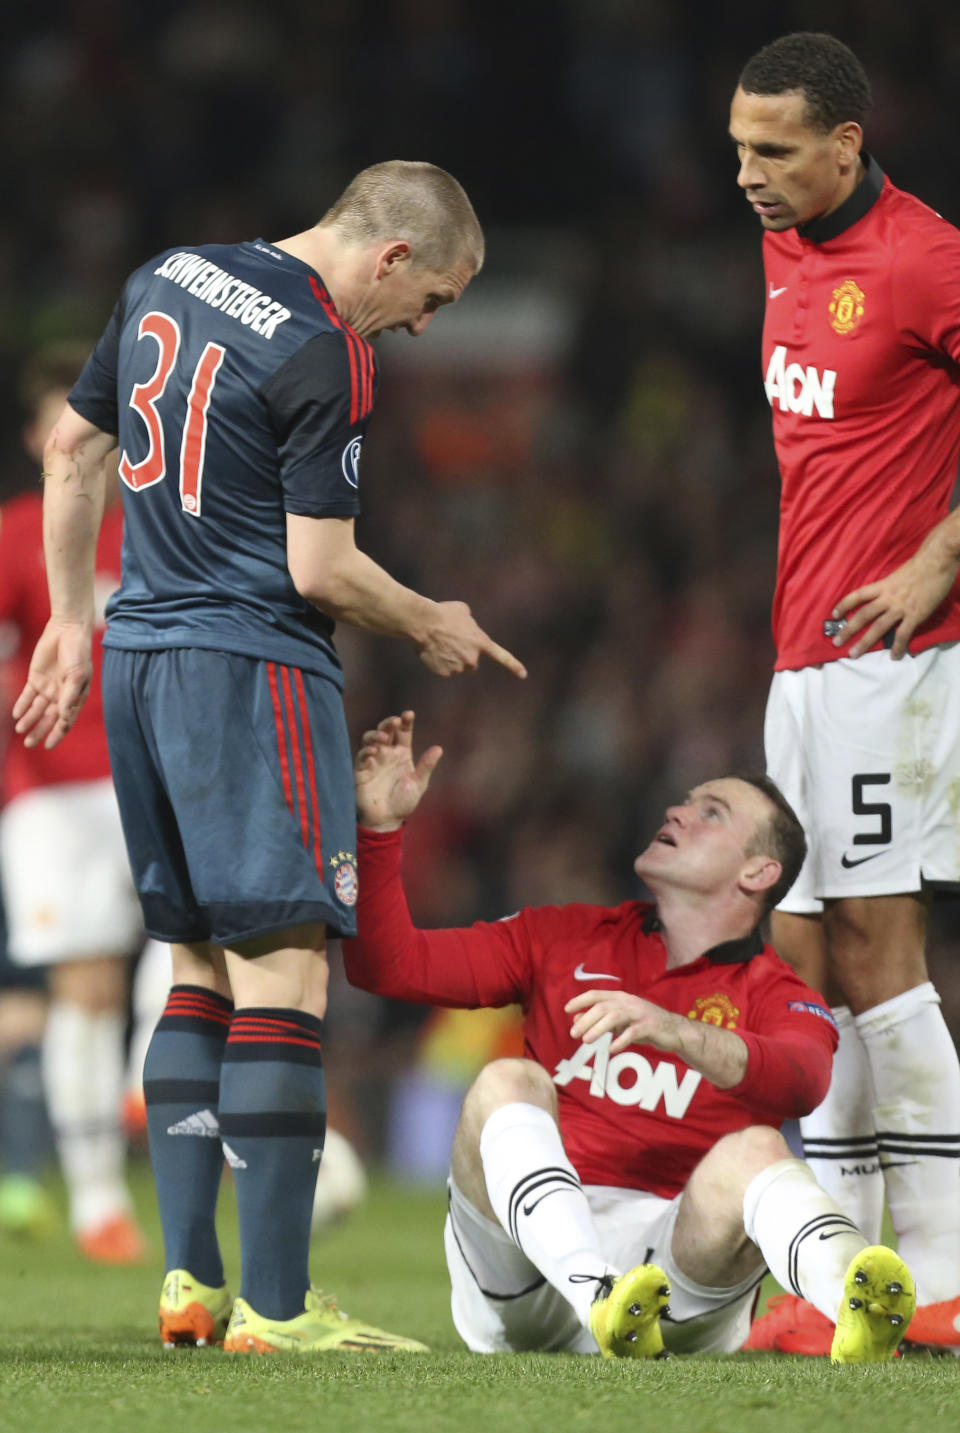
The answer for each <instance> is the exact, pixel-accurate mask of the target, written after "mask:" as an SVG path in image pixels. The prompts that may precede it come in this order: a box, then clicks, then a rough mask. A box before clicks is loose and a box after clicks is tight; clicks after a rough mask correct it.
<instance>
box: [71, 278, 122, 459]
mask: <svg viewBox="0 0 960 1433" xmlns="http://www.w3.org/2000/svg"><path fill="white" fill-rule="evenodd" d="M122 313H123V299H122V298H121V299H120V300H119V302H118V303H117V305H116V307H115V308H114V310H113V313H112V314H111V315H110V321H109V323H108V324H107V326H106V328H105V329H104V330H103V333H102V334H101V335H100V338H99V340H98V341H97V345H96V347H95V348H94V350H93V352H92V353H91V355H90V357H89V358H88V359H87V361H86V363H85V364H84V365H83V370H82V372H81V374H80V377H79V378H78V379H77V381H76V383H75V384H74V385H73V387H72V388H71V390H70V393H69V396H68V400H67V401H68V402H69V404H70V407H71V408H73V409H74V410H75V411H76V412H77V413H79V414H80V417H81V418H86V420H87V422H88V423H93V424H94V426H95V427H97V428H99V429H100V431H101V432H102V433H118V432H119V430H120V424H119V419H118V413H117V352H118V349H119V344H120V329H121V326H122V322H123V318H122Z"/></svg>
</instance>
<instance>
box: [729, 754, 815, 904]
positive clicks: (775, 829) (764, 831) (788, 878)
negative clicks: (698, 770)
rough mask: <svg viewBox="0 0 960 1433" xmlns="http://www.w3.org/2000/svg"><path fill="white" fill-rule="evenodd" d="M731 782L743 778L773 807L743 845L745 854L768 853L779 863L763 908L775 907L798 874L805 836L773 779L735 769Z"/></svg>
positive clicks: (802, 856)
mask: <svg viewBox="0 0 960 1433" xmlns="http://www.w3.org/2000/svg"><path fill="white" fill-rule="evenodd" d="M732 776H733V779H734V780H735V781H744V782H746V784H747V785H748V786H752V787H753V788H754V789H755V790H756V791H759V792H760V793H761V795H763V796H765V797H766V798H767V800H768V801H769V803H770V805H771V806H772V807H773V810H772V811H771V813H770V817H769V820H767V821H764V822H762V823H761V824H760V825H759V826H758V828H757V830H756V832H755V833H754V836H753V840H752V841H751V842H750V844H749V845H748V847H747V855H748V856H772V857H773V859H774V860H775V861H779V862H780V868H781V869H780V879H779V881H777V883H776V885H774V886H771V887H770V889H769V890H768V891H767V892H766V895H765V899H764V911H772V910H773V908H774V906H778V905H779V904H780V902H781V901H782V900H783V898H784V896H785V895H786V894H787V892H788V891H789V889H790V887H791V886H792V885H793V883H794V881H795V880H796V879H797V877H798V876H799V874H800V867H801V866H802V865H803V862H804V860H805V858H806V854H807V838H806V836H805V835H804V834H803V827H802V826H801V824H800V819H799V817H798V816H797V813H796V811H794V809H793V807H792V806H791V805H790V802H789V801H788V800H787V798H786V797H785V796H784V794H783V792H782V791H781V790H780V788H779V786H778V785H777V783H776V782H775V781H771V780H770V778H769V776H763V775H762V774H760V773H759V772H756V771H735V772H733V773H732Z"/></svg>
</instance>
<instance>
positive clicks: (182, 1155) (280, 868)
mask: <svg viewBox="0 0 960 1433" xmlns="http://www.w3.org/2000/svg"><path fill="white" fill-rule="evenodd" d="M482 262H483V236H482V232H481V230H480V227H479V224H478V222H477V219H476V215H475V214H474V212H473V209H472V207H471V205H470V202H469V200H468V198H467V196H466V194H465V193H464V191H463V189H462V188H461V187H460V185H459V184H458V183H457V181H456V180H455V179H453V178H452V176H450V175H449V174H447V173H446V172H445V171H443V170H440V169H437V168H435V167H434V166H433V165H429V164H424V163H413V162H407V161H399V160H397V161H391V162H388V163H385V164H379V165H374V166H373V167H372V168H370V169H367V170H364V171H362V172H361V173H360V174H359V175H357V176H356V177H355V179H354V180H353V181H352V182H351V183H350V185H349V186H348V187H347V189H346V190H345V191H344V193H343V195H342V196H341V197H340V199H339V200H338V201H337V202H336V203H335V204H334V205H333V207H332V208H331V209H329V210H328V211H327V213H326V214H325V215H324V216H323V218H322V219H321V220H320V221H319V222H318V223H317V224H316V225H314V226H313V227H312V228H310V229H307V230H305V231H304V232H302V233H299V234H296V235H294V236H293V237H291V238H289V239H285V240H282V241H280V242H279V243H268V242H266V241H264V240H256V241H253V242H248V243H240V244H231V245H205V246H201V247H199V248H191V249H184V248H178V249H175V250H172V251H169V252H166V253H163V254H160V255H158V256H157V257H156V258H154V259H152V260H151V261H150V262H149V263H147V264H145V265H143V267H142V268H140V269H138V270H137V271H136V272H135V273H134V274H133V275H132V276H131V277H130V279H129V280H128V281H127V284H126V286H125V287H124V290H123V292H122V294H121V297H120V299H119V302H118V303H117V306H116V308H115V310H114V313H113V316H112V317H111V319H110V321H109V323H108V325H107V328H106V330H105V331H104V334H103V336H102V337H101V339H100V341H99V343H98V344H97V346H96V348H95V349H94V351H93V353H92V355H91V357H90V359H89V361H88V362H87V365H86V367H85V368H84V371H83V373H82V374H81V377H80V379H79V380H78V382H77V384H76V386H75V388H74V389H73V391H72V392H71V394H70V399H69V402H68V404H67V406H66V408H65V409H64V412H63V415H62V417H61V418H60V420H59V422H58V423H57V426H56V428H55V430H54V432H53V435H52V437H51V439H50V441H49V443H48V444H47V447H46V450H45V454H44V502H45V513H44V518H45V533H46V558H47V566H48V575H49V587H50V601H51V616H50V621H49V624H48V626H47V628H46V630H45V632H44V634H43V636H42V637H41V639H40V641H39V643H38V645H37V647H36V650H35V653H34V657H33V660H32V663H31V667H30V671H29V675H28V679H27V683H26V686H25V688H24V690H23V692H22V694H21V695H20V697H19V698H18V701H17V703H16V706H15V713H14V714H15V718H16V721H17V730H18V731H19V732H20V733H21V734H22V735H23V736H24V738H25V740H26V741H27V742H28V743H29V744H32V745H36V744H38V743H39V742H44V743H45V744H46V745H47V746H53V745H55V744H56V743H57V742H59V741H60V740H61V739H62V738H63V737H64V736H65V735H66V734H67V732H68V731H69V729H70V726H71V724H72V722H73V720H74V718H75V716H76V713H77V711H78V710H79V707H80V705H81V703H82V701H83V699H84V696H85V694H86V690H87V688H88V685H89V680H90V676H89V673H90V656H89V653H90V632H91V624H92V611H93V584H92V573H93V567H92V553H93V550H94V545H95V541H96V535H97V529H98V526H99V521H100V513H101V509H102V504H103V486H102V482H103V480H102V479H101V478H100V477H98V474H100V473H101V472H102V471H103V469H102V467H101V464H102V462H103V459H104V458H105V457H106V456H107V455H108V454H111V452H112V450H113V449H114V448H116V450H117V455H118V458H117V468H118V470H119V475H120V479H121V487H122V493H123V502H124V520H125V523H124V526H125V535H124V547H123V582H122V586H121V588H120V590H119V592H118V593H117V594H116V596H115V597H114V598H113V600H112V602H111V604H110V606H109V608H108V613H107V616H108V628H107V635H106V637H105V639H104V648H105V665H104V677H103V687H104V704H105V711H106V722H107V731H108V738H109V742H110V755H111V762H112V766H113V772H114V779H115V782H116V786H117V792H118V797H119V801H120V807H121V812H122V815H123V823H124V832H125V836H126V840H127V845H128V850H129V854H130V860H131V865H132V867H133V872H134V877H135V880H136V884H137V889H138V893H139V895H140V900H141V904H142V906H143V911H144V918H145V924H146V927H147V929H148V931H149V932H150V934H151V935H153V936H155V937H157V938H159V939H161V940H166V941H169V942H170V943H171V947H172V953H173V964H174V984H173V988H172V990H171V993H170V998H169V1002H168V1005H167V1008H166V1010H165V1012H164V1015H163V1016H162V1018H161V1020H160V1022H159V1024H158V1026H157V1030H156V1033H155V1035H154V1039H153V1042H152V1044H151V1047H150V1050H149V1053H148V1056H147V1061H146V1067H145V1071H144V1085H145V1095H146V1099H147V1107H148V1121H149V1132H150V1145H151V1157H152V1160H153V1165H154V1172H155V1177H156V1184H157V1191H158V1198H159V1204H160V1214H161V1222H162V1225H163V1233H164V1242H165V1248H166V1268H167V1277H166V1279H165V1281H164V1287H163V1291H162V1294H161V1302H160V1332H161V1337H162V1339H163V1342H164V1343H165V1344H166V1345H172V1344H177V1343H187V1344H191V1343H192V1344H198V1343H209V1342H214V1341H218V1340H219V1339H221V1338H224V1336H225V1335H226V1338H225V1346H226V1347H227V1348H228V1349H230V1350H233V1351H236V1352H252V1351H273V1350H283V1349H296V1350H298V1351H303V1350H322V1349H330V1348H384V1347H386V1348H393V1349H396V1348H408V1349H417V1348H420V1347H422V1346H421V1345H419V1344H416V1343H415V1342H413V1341H412V1340H406V1339H402V1338H397V1337H394V1336H392V1335H387V1334H384V1333H382V1332H381V1331H379V1330H376V1329H371V1328H369V1327H368V1326H367V1325H365V1324H361V1323H359V1322H358V1321H357V1320H355V1319H347V1318H345V1317H344V1316H343V1315H342V1313H341V1312H340V1311H339V1310H337V1309H336V1307H335V1306H334V1305H332V1303H331V1301H330V1300H329V1299H327V1298H324V1297H323V1296H321V1295H320V1294H319V1293H318V1292H317V1291H316V1290H313V1289H311V1287H310V1280H309V1275H308V1267H307V1266H308V1246H309V1237H310V1220H311V1211H312V1203H313V1191H314V1184H315V1182H316V1169H317V1161H318V1160H319V1159H320V1156H321V1152H322V1147H323V1137H324V1128H325V1113H324V1087H323V1070H322V1064H321V1046H320V1040H321V1030H322V1025H321V1020H322V1016H323V1014H324V1011H325V1003H326V984H327V969H326V960H325V941H326V934H327V931H328V930H329V931H330V932H331V933H333V934H335V935H350V934H352V932H353V930H354V925H355V921H354V906H355V903H356V899H357V880H356V856H355V852H356V839H355V816H354V795H353V781H352V774H351V760H350V749H349V743H348V739H347V733H346V726H345V721H344V716H343V709H342V701H341V695H340V693H341V688H342V672H341V668H340V664H339V662H338V659H337V655H336V651H335V648H334V645H333V640H332V634H333V628H334V621H335V620H340V621H344V622H347V623H350V624H352V625H354V626H357V627H361V628H364V629H365V630H367V631H371V632H377V633H383V634H386V635H390V636H397V637H403V638H405V639H406V640H407V641H409V642H410V643H411V644H412V645H413V646H414V647H415V649H416V650H417V652H418V653H419V655H420V657H421V660H422V661H423V662H424V663H425V664H426V665H427V666H428V667H429V668H430V670H431V671H433V672H435V673H437V674H438V675H441V676H447V675H452V674H455V673H459V672H466V671H469V670H472V669H474V668H475V667H476V666H477V664H478V662H479V660H480V658H481V657H489V658H491V659H492V660H493V661H495V662H498V663H499V664H501V665H502V666H504V667H506V668H507V670H508V671H509V672H511V673H512V674H513V675H515V676H519V677H522V676H524V675H525V671H524V669H523V667H522V666H521V664H520V663H519V662H518V661H517V659H516V658H515V657H513V656H512V655H511V654H510V653H509V652H507V651H505V650H504V649H503V648H502V647H499V646H498V645H497V644H496V643H495V642H493V641H492V640H491V638H490V637H488V636H487V634H486V633H485V632H483V631H482V629H481V628H480V627H479V626H478V625H477V623H476V622H475V621H474V619H473V617H472V616H471V614H470V611H469V609H468V607H467V606H466V605H465V604H463V603H458V602H435V601H432V600H429V599H428V598H426V597H422V596H420V595H418V594H417V593H415V592H413V591H411V590H410V589H408V588H406V587H404V586H402V585H401V584H400V583H398V582H396V581H394V580H393V579H392V578H391V577H390V576H389V575H388V574H387V573H386V572H385V571H384V570H383V569H382V568H380V567H379V566H377V564H376V563H374V562H373V561H372V560H371V559H370V558H368V557H366V556H365V555H364V554H363V553H362V552H361V551H359V549H358V548H357V547H356V544H355V541H354V519H355V517H356V515H357V513H358V512H359V496H358V482H359V460H360V452H361V448H362V444H363V440H364V436H365V433H366V428H367V423H368V421H369V416H370V411H371V408H372V406H373V401H374V396H375V393H376V387H377V363H376V358H375V356H374V353H373V350H372V348H371V347H370V340H371V339H373V338H376V337H377V335H378V334H379V333H380V332H381V331H382V330H384V329H387V328H389V329H394V330H395V329H400V328H403V329H406V330H407V332H408V333H410V334H411V335H414V336H416V335H418V334H420V333H422V332H423V331H424V330H425V329H426V328H427V326H428V324H429V323H430V322H431V321H432V319H433V317H434V314H435V313H436V312H437V310H438V309H440V308H441V307H443V306H444V305H446V304H450V303H454V302H455V301H456V299H457V298H459V296H460V295H461V293H462V292H463V290H464V289H465V287H466V285H467V284H468V283H469V281H470V279H471V278H472V277H473V275H474V274H475V273H476V272H477V271H478V270H479V268H480V266H481V264H482ZM224 1157H225V1158H226V1159H227V1161H228V1162H229V1164H230V1165H231V1167H232V1169H233V1172H234V1177H235V1184H236V1193H237V1203H238V1210H239V1219H240V1240H241V1264H242V1269H241V1286H240V1297H238V1298H237V1300H236V1302H235V1303H234V1302H233V1301H232V1299H231V1297H230V1295H229V1293H228V1291H227V1287H226V1281H225V1276H224V1270H223V1265H222V1262H221V1257H220V1250H219V1246H218V1243H217V1236H216V1230H215V1227H214V1214H215V1205H216V1197H217V1190H218V1186H219V1181H220V1174H221V1169H222V1162H223V1158H224ZM231 1310H232V1322H231V1323H230V1327H229V1329H227V1323H228V1320H229V1319H230V1317H231Z"/></svg>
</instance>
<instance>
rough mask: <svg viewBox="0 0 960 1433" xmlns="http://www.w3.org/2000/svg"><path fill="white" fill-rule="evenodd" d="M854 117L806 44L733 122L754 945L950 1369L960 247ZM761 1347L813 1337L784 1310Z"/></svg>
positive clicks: (848, 65)
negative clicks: (772, 496)
mask: <svg viewBox="0 0 960 1433" xmlns="http://www.w3.org/2000/svg"><path fill="white" fill-rule="evenodd" d="M869 103H870V87H869V83H868V80H867V77H866V75H865V73H864V71H863V68H862V66H861V65H860V62H859V61H858V60H857V58H856V56H855V55H853V54H852V52H851V51H850V50H849V49H848V48H847V47H846V46H845V45H843V44H841V43H840V41H838V40H836V39H834V38H833V36H831V35H823V34H806V33H804V34H794V35H786V36H783V37H781V38H780V39H778V40H776V41H774V42H773V43H772V44H770V45H768V46H766V48H765V49H763V50H761V51H759V52H758V53H757V54H756V55H755V56H754V57H753V58H752V59H751V60H749V61H748V63H747V65H746V66H745V68H744V70H743V72H742V74H741V76H740V81H739V84H738V87H737V90H736V93H735V94H734V97H733V103H732V107H731V112H730V134H731V137H732V139H733V141H734V143H735V145H736V148H737V154H738V157H739V162H740V171H739V175H738V181H737V182H738V183H739V185H740V188H741V189H742V190H743V192H744V195H745V197H746V199H747V202H748V203H749V204H750V205H751V207H752V208H753V210H754V212H755V213H756V214H757V215H758V216H759V219H760V223H761V225H762V227H763V230H764V235H763V258H764V273H765V284H766V316H765V321H764V327H763V374H764V386H765V389H766V394H767V398H768V400H769V402H770V405H771V408H772V410H773V435H774V443H775V446H776V452H777V460H778V464H779V467H780V473H781V479H782V497H781V508H780V536H779V548H778V571H777V586H776V593H775V597H774V604H773V632H774V639H775V642H776V647H777V661H776V672H775V675H774V679H773V684H772V687H771V691H770V699H769V703H768V707H767V716H766V730H765V740H766V749H767V767H768V771H769V772H770V775H771V776H772V777H773V778H774V780H776V781H777V782H778V784H779V785H780V786H781V787H782V789H783V791H784V793H785V794H786V796H787V798H788V799H789V800H790V802H791V803H792V804H793V806H794V807H795V809H796V811H797V813H798V815H799V816H800V819H801V820H802V821H803V823H804V826H805V828H806V831H807V834H808V839H809V841H810V853H809V856H808V858H807V861H806V863H805V866H804V869H803V871H802V873H801V875H800V878H799V879H798V881H797V882H796V884H795V885H794V886H793V888H792V889H791V891H790V893H789V895H788V896H787V897H786V899H785V900H784V901H783V902H782V903H781V905H780V908H779V909H778V911H777V912H776V913H775V916H774V924H773V943H774V945H775V946H776V949H777V950H778V951H780V953H781V954H782V955H784V956H785V957H786V958H787V959H788V960H789V961H790V962H791V964H793V965H794V966H795V967H796V968H797V969H798V970H799V971H801V972H802V973H803V974H804V975H805V976H806V978H807V979H809V980H810V981H811V983H814V984H821V983H822V984H823V988H824V990H825V991H827V992H828V993H829V998H830V999H831V1002H832V1003H833V1005H834V1007H835V1008H834V1014H835V1016H836V1019H837V1022H838V1025H839V1026H840V1046H839V1051H838V1055H837V1059H836V1062H835V1065H834V1076H833V1083H832V1086H831V1090H830V1093H829V1095H828V1098H827V1099H826V1101H825V1102H824V1103H823V1105H821V1107H820V1108H819V1109H818V1110H817V1111H816V1112H815V1113H814V1114H813V1115H812V1116H811V1117H809V1118H808V1119H807V1120H805V1121H803V1123H802V1131H803V1137H804V1147H805V1151H806V1154H807V1157H808V1158H809V1159H810V1160H811V1161H812V1162H813V1165H814V1168H815V1169H816V1171H817V1174H818V1178H819V1179H820V1182H821V1183H822V1184H824V1185H825V1186H826V1187H827V1188H830V1189H831V1191H832V1192H833V1194H834V1195H835V1197H836V1198H837V1199H838V1201H839V1202H840V1203H841V1204H842V1205H843V1207H844V1208H845V1209H846V1210H847V1212H848V1213H850V1214H851V1215H852V1216H853V1217H854V1218H855V1220H856V1222H857V1223H858V1224H859V1225H860V1226H861V1227H863V1228H864V1229H865V1230H866V1231H867V1233H868V1234H870V1235H872V1236H875V1235H876V1234H877V1233H878V1232H879V1227H880V1215H881V1211H882V1204H883V1197H884V1193H885V1194H886V1199H887V1202H888V1205H889V1208H890V1213H891V1218H892V1220H893V1225H894V1228H895V1230H896V1232H897V1235H898V1238H899V1241H900V1249H901V1252H902V1253H903V1254H904V1257H905V1258H906V1259H907V1260H908V1262H909V1264H910V1266H911V1268H912V1269H913V1272H914V1274H915V1276H916V1280H917V1291H918V1298H919V1300H920V1305H921V1307H920V1308H919V1309H918V1313H917V1317H916V1318H915V1320H914V1324H913V1327H912V1329H911V1336H912V1337H913V1338H914V1339H915V1340H917V1341H923V1342H930V1343H937V1344H947V1345H955V1346H958V1348H960V1332H958V1331H957V1329H958V1323H957V1316H958V1315H960V1297H958V1294H960V1272H958V1270H960V1200H958V1199H957V1160H958V1158H960V1065H958V1060H957V1053H956V1050H955V1048H954V1044H953V1041H952V1040H951V1038H950V1034H949V1031H948V1030H947V1027H946V1024H945V1022H944V1020H943V1017H942V1015H941V1012H940V1007H939V998H938V996H937V993H936V991H935V990H934V988H933V986H932V985H931V984H930V982H929V979H928V975H927V967H926V957H925V941H926V920H927V914H926V913H927V900H928V892H929V891H930V889H931V888H932V887H934V886H936V885H938V884H942V883H956V882H957V880H958V878H960V859H958V858H960V846H958V840H957V816H956V809H957V802H956V792H957V790H958V788H960V722H958V721H957V719H956V712H957V700H958V694H960V646H958V639H960V587H958V581H957V570H958V563H960V513H958V512H952V513H951V512H950V511H949V500H950V495H951V491H952V488H953V483H954V478H955V474H956V470H957V457H958V453H960V233H958V231H957V230H956V229H955V228H954V227H953V226H952V225H950V224H948V223H947V222H946V221H945V220H944V219H942V218H941V217H940V216H939V215H938V214H936V213H934V211H933V210H931V209H929V208H927V206H926V205H924V204H922V203H921V202H920V201H919V200H918V199H915V198H914V197H913V196H912V195H910V194H906V193H904V192H903V191H902V190H900V189H897V188H896V187H895V186H894V185H893V184H891V182H890V180H889V179H888V178H887V177H886V175H885V174H884V173H883V171H882V170H881V169H880V167H879V165H878V164H877V162H876V160H875V159H873V158H872V157H871V156H870V155H869V154H867V153H866V152H865V151H864V149H863V147H862V145H863V122H864V118H865V115H866V112H867V109H868V106H869ZM818 971H819V972H820V973H819V974H818V973H817V972H818ZM780 1324H782V1325H783V1327H782V1328H780ZM788 1325H789V1327H788ZM778 1330H779V1332H778ZM781 1335H784V1336H786V1337H787V1338H788V1340H789V1341H788V1342H787V1343H783V1342H782V1340H781ZM771 1340H773V1341H774V1344H775V1345H776V1346H779V1347H783V1348H784V1349H789V1350H791V1351H796V1352H818V1351H823V1348H824V1345H825V1344H828V1342H829V1331H828V1330H827V1329H826V1328H824V1327H823V1326H822V1324H821V1325H820V1328H819V1333H818V1331H817V1321H816V1319H815V1318H814V1316H813V1314H812V1312H811V1311H809V1310H807V1311H805V1310H804V1309H803V1308H801V1307H797V1306H793V1305H781V1306H780V1309H779V1313H778V1326H777V1328H776V1329H775V1328H774V1326H773V1323H772V1322H768V1323H767V1325H766V1329H765V1330H761V1329H759V1328H758V1329H757V1330H755V1333H754V1335H753V1336H752V1342H753V1344H754V1346H772V1345H771ZM778 1340H781V1341H780V1342H777V1341H778Z"/></svg>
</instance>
